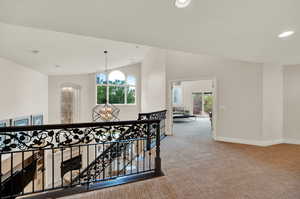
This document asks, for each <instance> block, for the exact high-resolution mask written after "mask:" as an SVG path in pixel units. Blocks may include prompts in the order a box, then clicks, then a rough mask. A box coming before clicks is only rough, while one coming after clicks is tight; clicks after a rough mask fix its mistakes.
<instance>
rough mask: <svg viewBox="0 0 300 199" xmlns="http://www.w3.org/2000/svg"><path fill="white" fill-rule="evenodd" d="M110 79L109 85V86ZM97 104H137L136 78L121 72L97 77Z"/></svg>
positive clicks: (101, 74) (116, 71)
mask: <svg viewBox="0 0 300 199" xmlns="http://www.w3.org/2000/svg"><path fill="white" fill-rule="evenodd" d="M107 79H108V84H107V82H106V81H107ZM96 84H97V104H104V103H105V102H106V100H108V102H109V103H110V104H135V103H136V78H135V77H134V76H132V75H128V76H127V75H126V74H124V73H123V72H121V71H119V70H114V71H112V72H110V73H109V74H108V77H107V76H106V74H104V73H100V74H97V75H96Z"/></svg>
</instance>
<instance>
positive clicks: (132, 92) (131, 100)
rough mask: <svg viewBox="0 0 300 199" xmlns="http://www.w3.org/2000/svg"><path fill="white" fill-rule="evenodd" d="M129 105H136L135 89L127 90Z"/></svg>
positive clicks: (129, 88)
mask: <svg viewBox="0 0 300 199" xmlns="http://www.w3.org/2000/svg"><path fill="white" fill-rule="evenodd" d="M127 104H135V88H134V87H128V88H127Z"/></svg>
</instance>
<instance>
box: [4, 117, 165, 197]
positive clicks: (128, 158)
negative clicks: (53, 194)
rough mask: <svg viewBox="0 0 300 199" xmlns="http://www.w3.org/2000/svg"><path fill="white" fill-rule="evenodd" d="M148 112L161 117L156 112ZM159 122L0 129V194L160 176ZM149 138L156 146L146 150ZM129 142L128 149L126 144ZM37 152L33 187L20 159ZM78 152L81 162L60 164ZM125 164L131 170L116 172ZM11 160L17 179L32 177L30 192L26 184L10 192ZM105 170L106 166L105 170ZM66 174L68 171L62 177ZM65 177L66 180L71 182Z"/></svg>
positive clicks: (118, 122)
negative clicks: (17, 168) (18, 167)
mask: <svg viewBox="0 0 300 199" xmlns="http://www.w3.org/2000/svg"><path fill="white" fill-rule="evenodd" d="M153 113H156V114H158V115H160V113H161V111H157V112H153ZM153 113H152V114H153ZM161 122H162V120H161V119H159V118H158V119H156V118H154V119H145V120H133V121H132V120H131V121H115V122H92V123H75V124H49V125H37V126H13V127H0V135H4V136H5V139H4V141H3V142H2V144H0V160H3V159H4V160H5V161H1V162H0V171H5V172H8V175H10V178H9V179H7V180H8V181H7V183H6V181H5V184H4V180H5V179H4V178H3V176H1V173H0V192H2V195H1V194H0V198H1V197H2V198H6V197H7V198H9V197H13V196H24V195H28V194H34V193H41V192H45V191H47V190H58V189H63V188H69V187H73V186H77V185H83V186H87V188H88V187H89V186H90V185H91V184H93V183H99V182H102V181H107V180H113V179H114V178H118V177H122V176H123V177H126V176H133V175H142V174H143V173H152V174H153V175H155V176H159V175H161V158H160V132H161V128H160V127H161ZM153 141H155V146H156V149H155V150H146V148H145V147H146V146H148V145H149V144H150V142H153ZM129 145H130V148H128V147H127V146H129ZM99 150H103V151H102V153H101V154H98V151H99ZM36 154H39V156H38V160H37V169H36V171H34V173H35V175H36V176H38V178H39V180H38V181H37V182H38V183H37V184H39V186H37V187H36V186H35V185H37V184H36V183H35V182H34V180H35V179H31V178H28V177H26V175H25V174H26V164H25V162H24V160H25V159H26V158H27V156H29V157H31V156H32V157H33V156H35V155H36ZM119 154H120V155H119ZM77 156H80V160H78V161H80V163H78V161H77V162H76V163H78V164H76V166H74V165H70V164H69V163H68V164H64V162H66V161H68V160H71V159H72V158H76V157H77ZM136 157H141V158H142V159H140V158H136ZM128 162H129V164H130V166H131V171H130V173H129V172H128V173H126V171H123V169H122V170H121V171H122V172H120V168H119V167H121V168H124V166H125V165H127V163H128ZM16 164H18V165H19V164H20V165H21V167H22V169H21V171H20V176H21V178H22V179H25V177H26V180H28V181H32V186H33V187H32V190H28V191H26V190H25V186H21V185H20V186H19V188H20V189H18V193H17V192H12V191H11V190H10V189H12V187H13V186H14V185H15V183H14V178H13V176H14V175H15V171H14V165H16ZM72 164H73V163H72ZM132 165H137V167H136V168H135V169H134V170H132ZM139 165H140V167H139ZM142 165H143V166H142ZM108 166H109V167H108ZM8 167H10V170H9V168H8ZM4 168H5V170H4ZM106 168H107V170H105V169H106ZM108 168H109V170H108ZM63 171H67V172H63ZM114 172H115V173H114ZM66 173H68V174H67V175H66V176H65V174H66ZM59 174H61V175H59ZM101 174H102V175H101ZM100 175H101V176H100ZM64 177H66V179H65V178H64ZM64 180H66V181H68V180H70V183H69V182H65V181H64ZM22 182H23V181H22ZM25 182H27V181H24V183H21V184H22V185H27V183H25ZM4 186H5V187H7V186H8V187H9V188H10V189H5V190H6V191H5V193H4V189H3V188H4Z"/></svg>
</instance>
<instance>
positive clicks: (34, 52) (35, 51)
mask: <svg viewBox="0 0 300 199" xmlns="http://www.w3.org/2000/svg"><path fill="white" fill-rule="evenodd" d="M31 52H32V53H33V54H38V53H39V52H40V51H39V50H32V51H31Z"/></svg>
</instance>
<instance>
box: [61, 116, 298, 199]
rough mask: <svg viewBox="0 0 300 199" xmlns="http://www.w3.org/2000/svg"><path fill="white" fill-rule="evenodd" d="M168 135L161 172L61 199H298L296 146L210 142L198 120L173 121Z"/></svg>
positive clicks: (207, 126) (202, 124) (163, 147)
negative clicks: (147, 178) (172, 126)
mask: <svg viewBox="0 0 300 199" xmlns="http://www.w3.org/2000/svg"><path fill="white" fill-rule="evenodd" d="M174 134H175V135H174V136H170V137H167V138H166V139H164V140H163V141H162V148H161V151H162V163H163V172H164V173H165V176H164V177H159V178H155V179H150V180H145V181H142V182H137V183H132V184H127V185H123V186H118V187H112V188H108V189H104V190H99V191H94V192H89V193H84V195H82V194H79V195H73V196H69V197H65V198H69V199H76V198H91V199H96V198H97V199H98V198H101V199H102V198H105V199H106V198H107V199H109V198H113V199H118V198H120V199H121V198H122V199H125V198H126V199H134V198H136V199H142V198H144V199H146V198H151V199H160V198H165V199H167V198H170V199H173V198H178V199H244V198H245V199H248V198H249V199H287V198H291V199H296V198H300V190H299V186H300V166H299V165H300V158H299V154H300V146H296V145H285V144H282V145H276V146H272V147H256V146H249V145H240V144H230V143H222V142H215V141H213V140H212V138H211V135H210V130H209V123H208V122H205V121H204V120H198V121H189V122H185V123H180V124H179V123H177V124H176V123H175V132H174ZM278 185H280V186H278Z"/></svg>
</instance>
